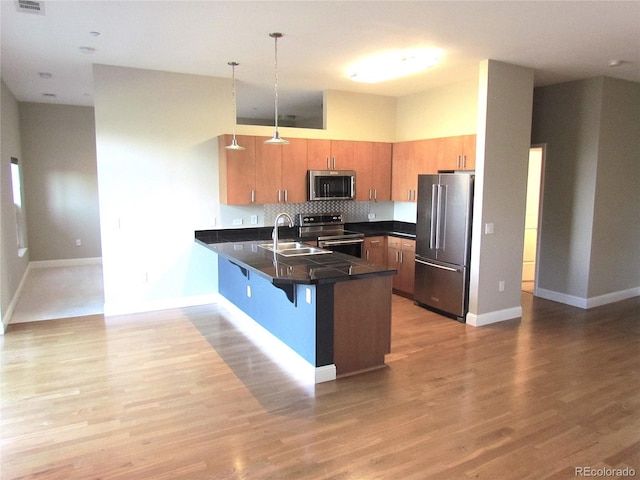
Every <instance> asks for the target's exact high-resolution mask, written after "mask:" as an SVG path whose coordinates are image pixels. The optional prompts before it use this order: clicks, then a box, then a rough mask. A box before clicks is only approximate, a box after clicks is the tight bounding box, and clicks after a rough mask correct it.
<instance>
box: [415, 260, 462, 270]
mask: <svg viewBox="0 0 640 480" xmlns="http://www.w3.org/2000/svg"><path fill="white" fill-rule="evenodd" d="M416 263H421V264H422V265H427V266H428V267H435V268H439V269H441V270H446V271H448V272H459V271H460V269H459V268H451V267H445V266H444V265H438V264H437V263H431V262H425V261H424V260H419V259H417V258H416Z"/></svg>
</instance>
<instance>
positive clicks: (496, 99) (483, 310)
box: [467, 60, 533, 325]
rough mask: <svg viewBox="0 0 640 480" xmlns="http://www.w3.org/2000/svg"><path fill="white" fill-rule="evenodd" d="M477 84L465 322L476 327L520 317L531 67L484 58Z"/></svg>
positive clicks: (531, 79)
mask: <svg viewBox="0 0 640 480" xmlns="http://www.w3.org/2000/svg"><path fill="white" fill-rule="evenodd" d="M479 86H480V88H479V91H480V95H479V106H478V141H477V151H476V188H475V198H474V212H473V237H472V247H471V266H472V268H471V284H470V287H469V292H470V293H469V314H468V315H467V322H468V323H470V324H472V325H485V324H488V323H493V322H496V321H501V320H506V319H509V318H517V317H519V316H521V315H522V307H521V277H522V251H523V245H524V220H525V204H526V202H525V198H526V188H527V168H528V159H529V148H530V145H531V112H532V103H533V70H532V69H529V68H524V67H518V66H514V65H509V64H505V63H502V62H497V61H493V60H487V61H483V62H482V63H481V66H480V75H479ZM487 223H491V224H493V234H489V235H486V234H484V232H485V228H484V227H485V225H486V224H487ZM500 282H504V286H505V288H504V291H499V288H498V287H499V283H500Z"/></svg>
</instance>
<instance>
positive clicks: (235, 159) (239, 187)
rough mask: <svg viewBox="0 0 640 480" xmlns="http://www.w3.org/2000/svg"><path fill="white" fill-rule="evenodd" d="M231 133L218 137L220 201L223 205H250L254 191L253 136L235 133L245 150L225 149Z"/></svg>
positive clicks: (252, 201) (254, 152) (254, 155)
mask: <svg viewBox="0 0 640 480" xmlns="http://www.w3.org/2000/svg"><path fill="white" fill-rule="evenodd" d="M231 139H232V135H220V136H219V137H218V160H219V170H220V203H223V204H225V205H250V204H252V203H254V202H255V193H256V175H255V171H256V149H255V145H256V144H255V138H254V137H252V136H249V135H236V139H237V140H238V144H240V145H241V146H243V147H244V148H245V150H227V149H225V148H224V147H225V146H226V145H229V144H231Z"/></svg>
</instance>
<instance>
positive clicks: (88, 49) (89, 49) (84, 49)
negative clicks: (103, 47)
mask: <svg viewBox="0 0 640 480" xmlns="http://www.w3.org/2000/svg"><path fill="white" fill-rule="evenodd" d="M78 50H80V51H81V52H82V53H86V54H87V55H89V54H91V53H95V51H96V49H95V48H93V47H78Z"/></svg>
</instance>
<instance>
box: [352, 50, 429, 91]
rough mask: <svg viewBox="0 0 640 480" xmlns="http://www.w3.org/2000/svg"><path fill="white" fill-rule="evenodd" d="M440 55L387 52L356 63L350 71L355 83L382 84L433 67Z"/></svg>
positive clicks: (416, 52) (415, 51) (421, 51)
mask: <svg viewBox="0 0 640 480" xmlns="http://www.w3.org/2000/svg"><path fill="white" fill-rule="evenodd" d="M439 59H440V53H439V52H437V51H434V50H412V51H405V52H386V53H382V54H379V55H374V56H371V57H368V58H365V59H364V60H362V61H360V62H358V63H356V64H355V65H353V66H352V67H351V68H350V69H349V78H351V80H353V81H354V82H363V83H380V82H386V81H387V80H393V79H395V78H400V77H406V76H409V75H413V74H414V73H418V72H421V71H423V70H426V69H428V68H431V67H433V66H434V65H436V64H437V63H438V60H439Z"/></svg>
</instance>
